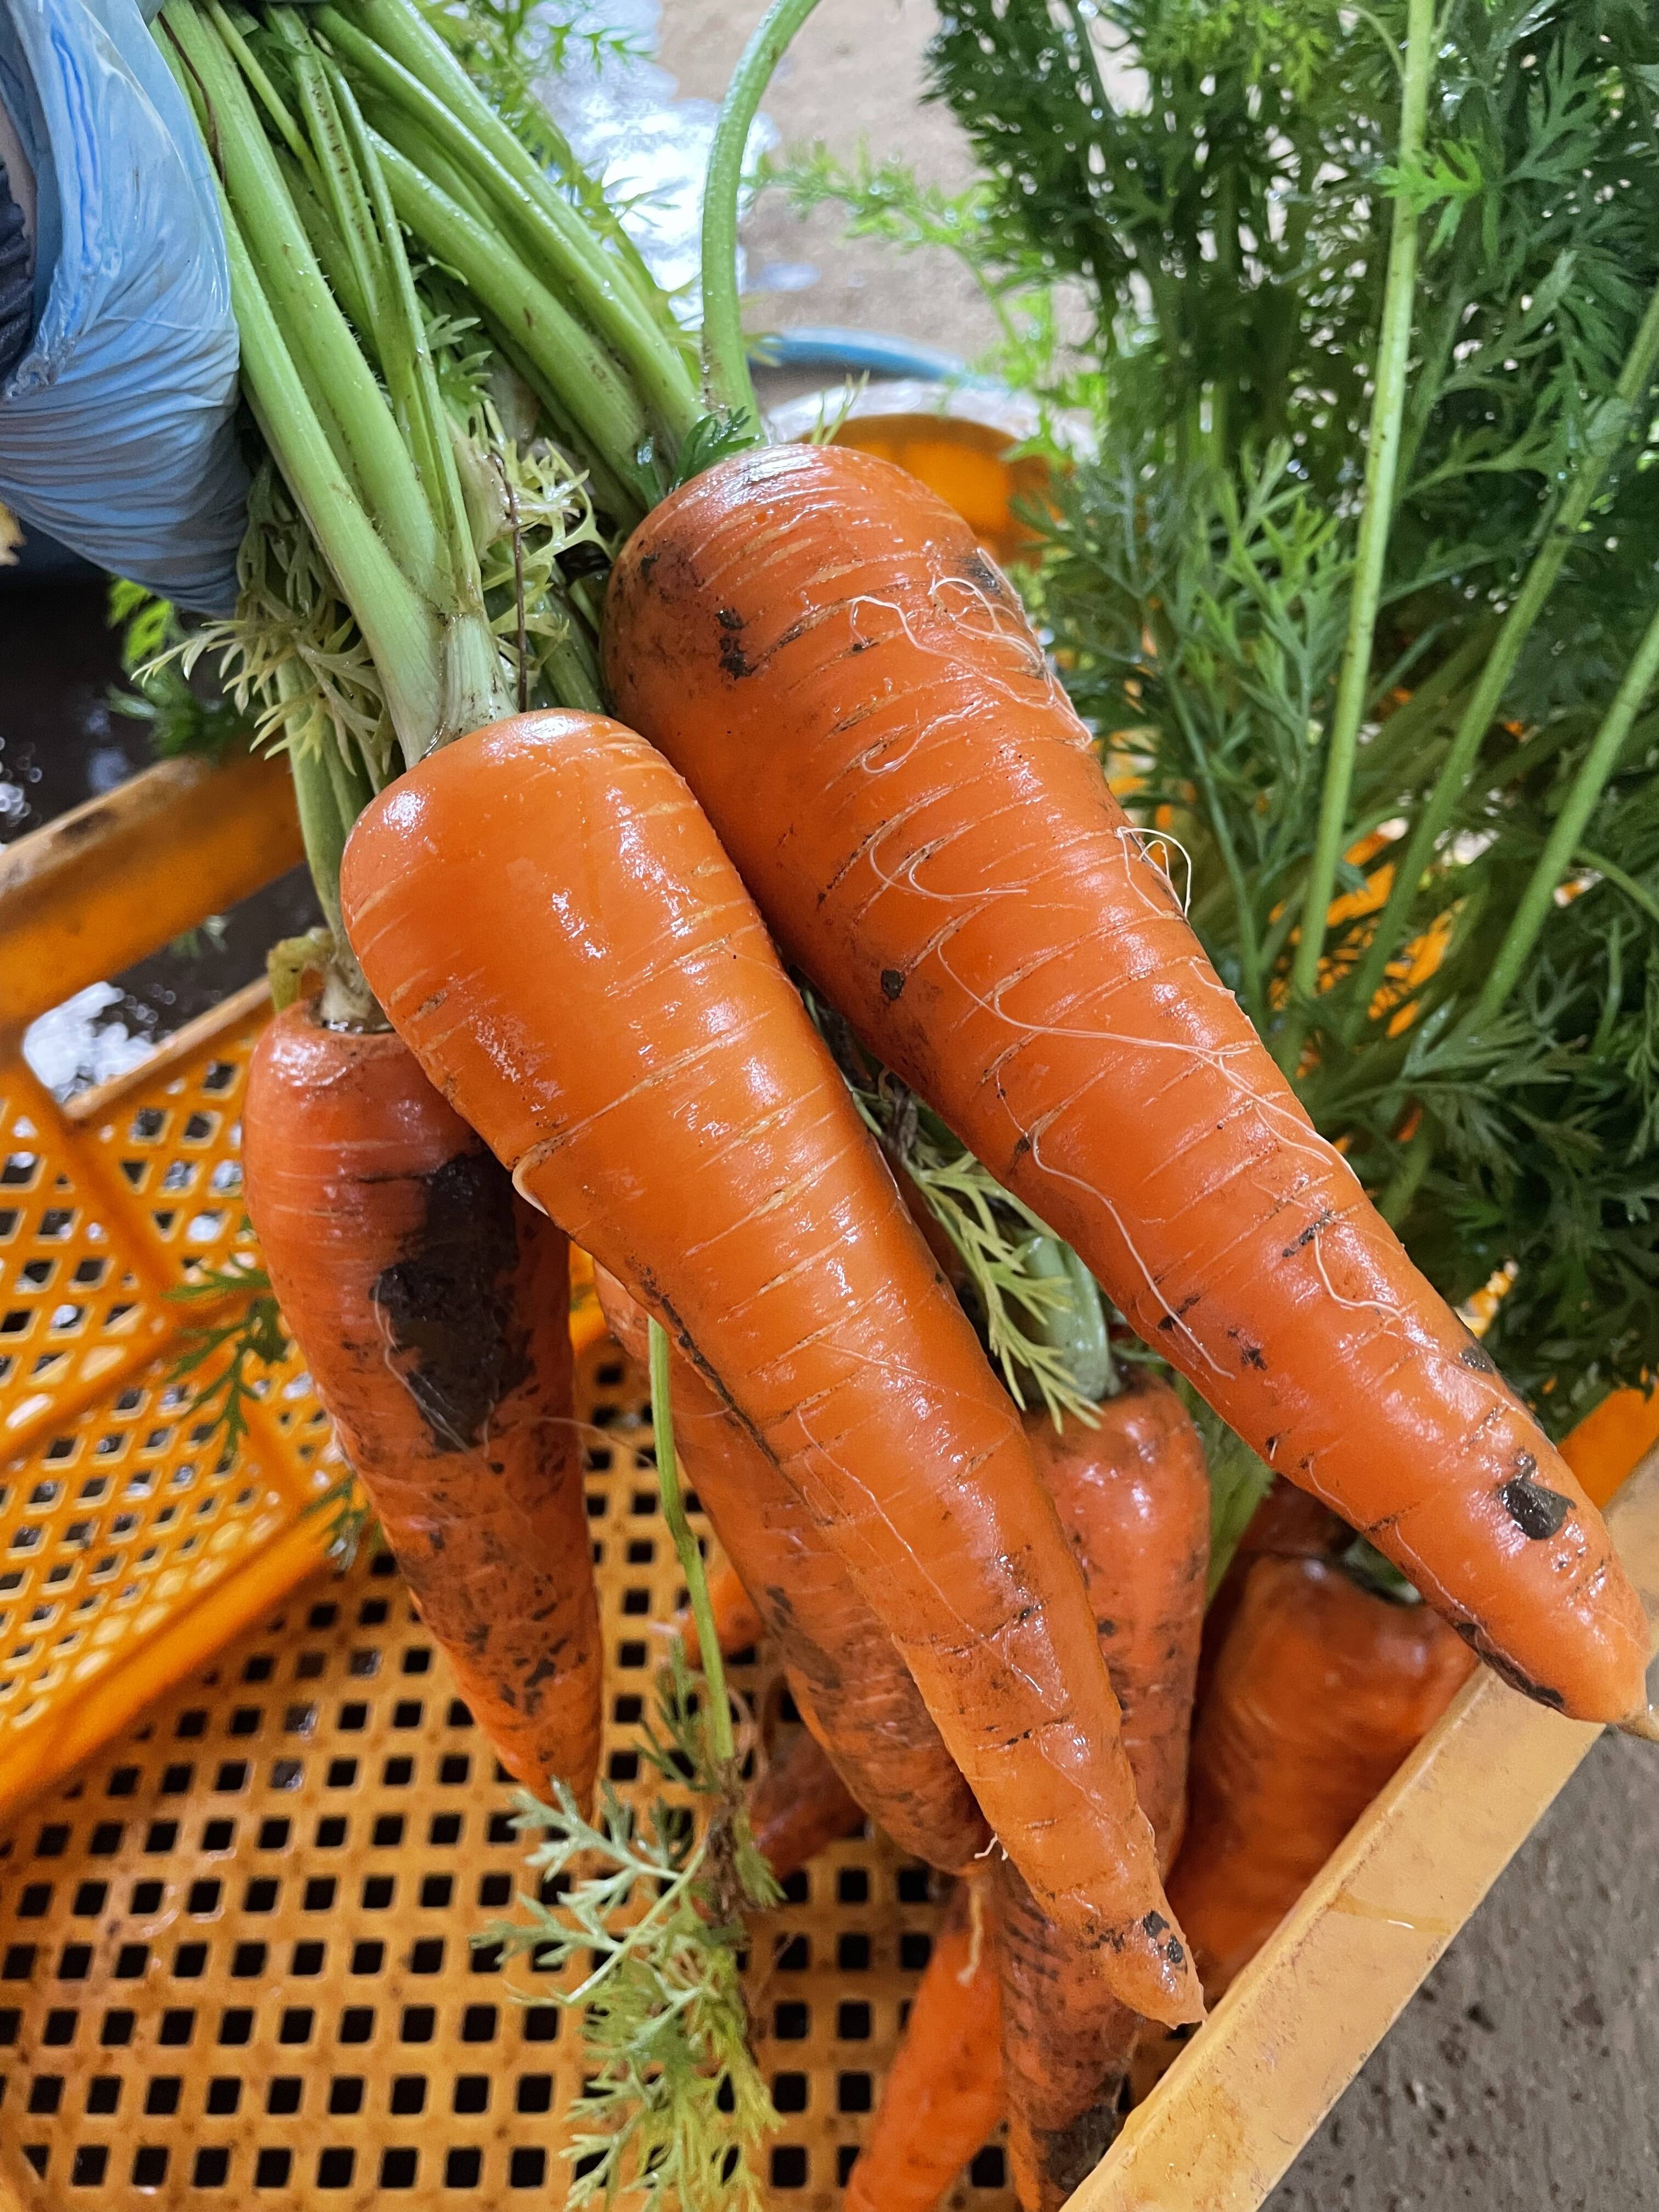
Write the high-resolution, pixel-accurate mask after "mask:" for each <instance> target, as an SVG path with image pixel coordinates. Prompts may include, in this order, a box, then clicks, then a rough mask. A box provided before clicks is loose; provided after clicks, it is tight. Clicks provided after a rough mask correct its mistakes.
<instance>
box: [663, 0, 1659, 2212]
mask: <svg viewBox="0 0 1659 2212" xmlns="http://www.w3.org/2000/svg"><path fill="white" fill-rule="evenodd" d="M757 5H758V0H666V7H665V15H666V21H665V32H664V36H663V40H662V42H661V46H660V52H661V57H662V60H663V62H664V64H665V66H666V67H667V68H669V69H670V70H672V71H673V72H674V74H675V75H676V76H678V79H679V80H680V82H681V85H682V88H684V90H685V91H687V92H690V93H696V94H702V95H705V96H709V97H714V96H718V94H719V93H720V88H721V87H722V85H723V83H724V82H725V77H726V71H727V70H728V69H729V67H730V64H731V63H732V60H733V59H734V58H735V56H736V54H737V52H738V49H739V48H740V46H741V45H742V43H743V40H744V38H745V37H746V36H747V34H748V32H749V30H750V28H751V27H752V24H753V21H754V19H755V16H756V14H757ZM931 20H932V11H931V9H930V7H929V6H928V5H927V4H925V0H829V4H828V5H826V6H824V7H823V9H821V10H820V12H819V13H818V15H817V16H816V17H815V18H814V19H813V20H812V21H811V22H810V23H809V25H808V27H807V28H806V30H805V33H803V35H802V37H801V38H800V40H799V42H798V45H797V46H796V49H795V52H794V53H793V56H792V58H791V60H790V63H789V64H788V68H787V74H786V75H781V76H780V77H779V79H778V80H777V82H776V83H775V87H774V90H773V93H772V95H771V97H770V98H769V101H768V103H767V107H768V112H769V113H770V115H771V116H772V118H773V119H774V120H775V123H776V124H777V125H778V126H779V129H780V130H781V132H782V134H783V137H784V138H785V140H786V141H787V142H789V143H796V142H799V141H804V140H811V139H814V138H819V137H822V138H823V139H825V140H826V141H827V142H828V143H829V144H830V145H831V146H832V147H833V148H835V149H836V150H837V151H839V152H842V153H843V154H848V153H852V152H854V151H855V150H856V149H857V147H858V145H859V143H860V141H861V140H862V141H863V142H865V143H867V144H868V146H869V148H870V149H871V151H872V154H874V155H878V156H879V155H884V154H892V153H900V154H902V155H904V156H905V157H906V158H908V160H909V161H912V162H913V163H914V164H915V166H916V167H917V168H918V169H920V170H921V173H923V174H924V175H925V176H927V177H928V178H930V179H935V180H937V181H939V182H941V183H945V184H948V185H956V184H957V183H959V182H961V181H963V180H965V179H966V178H967V176H968V175H969V173H970V171H969V162H968V160H967V156H966V151H965V149H964V146H963V142H962V140H961V137H960V135H959V133H958V132H957V130H956V127H955V125H954V124H953V122H952V120H951V117H950V115H949V114H948V112H946V111H945V110H943V109H941V108H939V107H936V106H927V105H924V104H922V102H921V93H922V89H923V72H922V65H921V54H922V49H923V47H924V46H925V44H926V41H927V35H928V31H929V27H930V23H931ZM745 235H746V241H747V245H748V247H749V252H750V271H751V279H753V278H758V279H759V280H760V284H761V286H762V287H763V286H764V283H765V281H766V278H767V276H768V272H769V270H771V271H773V272H781V273H783V274H784V275H785V276H787V279H788V280H789V281H790V282H791V283H799V281H800V278H801V275H802V268H803V264H811V266H813V267H815V268H816V269H817V270H818V272H819V275H818V277H817V282H816V283H810V284H803V285H802V287H801V289H789V290H777V291H771V292H767V291H765V290H764V289H761V290H760V292H759V296H757V299H756V301H755V313H754V315H753V317H752V318H751V321H752V323H753V325H754V326H756V327H768V326H769V327H777V328H787V327H788V326H790V325H796V324H802V323H847V324H854V325H862V326H863V327H864V328H866V329H869V330H880V331H895V332H898V333H901V334H902V335H904V336H906V337H912V338H915V339H919V340H921V341H922V342H924V343H927V344H930V345H935V346H944V347H946V348H950V349H955V350H957V351H959V352H963V353H967V354H971V353H973V352H975V350H976V349H979V348H981V347H982V346H983V345H985V344H986V343H987V341H988V338H989V335H990V331H989V324H988V318H987V313H986V310H985V308H984V307H983V304H982V302H981V301H979V300H978V299H977V297H976V296H975V292H974V289H973V285H972V283H971V280H969V278H968V277H967V276H965V275H964V274H963V272H961V271H960V270H957V268H956V267H955V265H954V264H951V262H950V260H949V259H948V258H947V257H945V256H943V255H941V256H939V257H919V258H916V259H914V260H901V259H899V258H897V257H896V256H895V255H893V254H892V253H891V252H889V251H888V250H887V249H885V248H884V247H882V246H878V245H860V246H848V245H843V244H842V243H841V242H840V241H839V240H838V239H837V237H836V225H835V223H834V222H833V220H832V219H830V218H829V217H823V216H820V217H817V218H815V219H814V220H813V221H811V222H808V223H805V224H802V223H799V222H795V221H794V220H793V218H792V217H791V216H789V215H788V213H787V210H785V209H784V208H783V207H782V206H781V204H780V203H779V202H778V201H777V200H776V199H775V198H774V199H773V200H772V201H770V202H763V203H762V204H761V205H760V207H759V208H758V209H757V210H756V212H755V214H754V215H753V216H752V217H751V220H750V223H749V225H748V228H747V231H746V234H745ZM1656 1838H1659V1753H1656V1752H1655V1751H1654V1750H1653V1749H1652V1748H1651V1747H1645V1746H1643V1745H1639V1744H1636V1743H1632V1742H1629V1741H1624V1740H1622V1739H1620V1738H1608V1739H1606V1740H1604V1741H1602V1742H1601V1744H1600V1745H1599V1746H1598V1747H1596V1749H1595V1751H1594V1752H1593V1753H1591V1755H1590V1757H1589V1759H1587V1760H1586V1762H1585V1763H1584V1765H1583V1767H1581V1769H1580V1770H1579V1772H1578V1774H1577V1777H1576V1778H1575V1779H1574V1781H1573V1782H1572V1783H1571V1785H1570V1786H1569V1787H1568V1789H1567V1790H1565V1793H1564V1794H1563V1796H1562V1797H1561V1798H1560V1799H1559V1802H1557V1804H1556V1806H1555V1808H1554V1809H1553V1812H1552V1813H1551V1814H1550V1815H1549V1817H1548V1818H1547V1820H1545V1821H1544V1822H1543V1824H1542V1826H1541V1827H1540V1828H1539V1829H1538V1830H1537V1832H1535V1833H1534V1836H1533V1837H1532V1838H1531V1840H1530V1841H1529V1842H1528V1844H1527V1846H1526V1847H1525V1849H1524V1850H1522V1852H1521V1854H1520V1856H1519V1857H1517V1858H1516V1861H1515V1862H1514V1863H1513V1864H1512V1865H1511V1866H1510V1869H1509V1871H1508V1872H1507V1873H1506V1874H1505V1875H1504V1877H1503V1879H1502V1880H1501V1881H1499V1882H1498V1886H1497V1887H1496V1888H1495V1889H1494V1891H1493V1892H1492V1895H1491V1896H1490V1897H1489V1898H1488V1899H1487V1900H1486V1904H1485V1905H1483V1906H1482V1908H1481V1910H1480V1911H1479V1912H1478V1913H1477V1914H1476V1916H1475V1917H1474V1920H1473V1921H1472V1922H1471V1923H1470V1924H1469V1926H1468V1928H1467V1929H1465V1931H1464V1933H1463V1934H1462V1936H1461V1937H1460V1938H1459V1939H1458V1941H1457V1942H1456V1943H1455V1945H1454V1947H1453V1948H1452V1950H1451V1952H1450V1953H1449V1955H1448V1957H1447V1958H1446V1959H1445V1960H1443V1963H1442V1965H1441V1966H1440V1967H1439V1968H1438V1970H1437V1972H1435V1973H1434V1974H1433V1975H1432V1976H1431V1978H1430V1980H1429V1982H1428V1983H1427V1984H1425V1987H1424V1988H1423V1990H1421V1991H1420V1992H1419V1995H1418V1996H1417V1997H1416V1998H1415V2000H1414V2001H1413V2003H1412V2004H1411V2005H1410V2006H1409V2007H1408V2008H1407V2011H1406V2013H1405V2015H1404V2016H1403V2017H1402V2018H1401V2021H1400V2023H1399V2025H1398V2026H1397V2027H1395V2031H1394V2033H1393V2034H1392V2035H1391V2036H1389V2039H1388V2041H1387V2042H1386V2043H1385V2044H1384V2045H1383V2047H1382V2048H1381V2049H1380V2050H1379V2051H1377V2052H1376V2055H1375V2057H1373V2058H1372V2060H1371V2062H1370V2064H1369V2065H1368V2066H1367V2067H1366V2068H1365V2069H1364V2071H1363V2072H1362V2073H1361V2075H1359V2077H1358V2080H1357V2081H1355V2082H1354V2083H1353V2085H1352V2087H1351V2088H1350V2089H1349V2091H1348V2093H1347V2094H1346V2096H1345V2097H1344V2098H1343V2100H1342V2101H1341V2102H1340V2105H1339V2106H1337V2108H1336V2110H1335V2112H1333V2114H1332V2115H1331V2117H1330V2118H1329V2119H1328V2121H1327V2122H1326V2124H1325V2125H1324V2127H1323V2128H1322V2130H1320V2132H1319V2134H1318V2135H1317V2136H1316V2137H1315V2138H1314V2140H1313V2141H1312V2142H1310V2144H1309V2145H1308V2147H1307V2148H1306V2149H1305V2150H1304V2152H1303V2154H1302V2156H1301V2157H1300V2158H1299V2159H1298V2160H1297V2162H1296V2165H1295V2166H1293V2167H1292V2168H1291V2172H1290V2174H1289V2175H1288V2176H1287V2178H1286V2179H1285V2181H1284V2182H1283V2184H1282V2185H1280V2187H1279V2189H1278V2190H1277V2191H1275V2193H1274V2195H1273V2197H1272V2198H1271V2199H1270V2200H1269V2203H1270V2206H1271V2212H1543V2208H1546V2207H1549V2208H1555V2207H1559V2208H1561V2212H1590V2208H1594V2212H1650V2208H1652V2207H1653V2206H1655V2205H1656V2204H1659V1882H1656V1881H1655V1880H1654V1879H1653V1875H1654V1868H1655V1863H1656V1862H1655V1854H1654V1844H1655V1839H1656Z"/></svg>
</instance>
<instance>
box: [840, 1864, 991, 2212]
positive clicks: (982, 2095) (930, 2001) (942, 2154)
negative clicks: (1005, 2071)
mask: <svg viewBox="0 0 1659 2212" xmlns="http://www.w3.org/2000/svg"><path fill="white" fill-rule="evenodd" d="M986 1904H987V1900H986V1894H985V1885H984V1884H983V1883H982V1882H963V1883H961V1884H959V1885H958V1886H957V1890H956V1893H955V1894H954V1896H953V1897H952V1898H951V1902H950V1905H949V1906H948V1907H947V1908H946V1911H945V1920H944V1923H943V1924H942V1926H941V1927H940V1929H939V1936H938V1937H937V1939H936V1940H935V1942H934V1944H933V1954H932V1955H931V1957H930V1958H929V1959H928V1961H927V1972H925V1973H924V1974H923V1975H922V1978H921V1985H920V1987H919V1988H918V1989H917V1990H916V1994H915V1998H914V1999H913V2001H912V2002H911V2006H910V2016H909V2018H908V2021H906V2022H905V2027H904V2036H903V2039H902V2042H901V2043H900V2045H899V2047H898V2051H897V2054H896V2057H895V2058H894V2060H893V2064H892V2067H891V2069H890V2072H889V2074H888V2076H887V2081H886V2085H885V2087H884V2088H883V2090H882V2093H881V2103H880V2105H879V2106H878V2107H877V2111H876V2117H875V2119H874V2121H873V2122H872V2124H871V2129H870V2133H869V2136H868V2138H867V2140H866V2143H865V2146H864V2148H863V2150H862V2151H861V2152H860V2154H859V2157H858V2160H857V2161H856V2163H855V2164H854V2167H853V2171H852V2172H851V2173H850V2174H849V2175H848V2181H847V2195H846V2198H845V2200H844V2201H845V2206H846V2212H933V2206H934V2205H935V2204H937V2203H938V2202H939V2198H940V2197H942V2196H943V2195H944V2194H945V2191H946V2190H947V2189H948V2188H949V2187H950V2185H951V2182H952V2181H954V2180H955V2179H956V2177H957V2174H958V2173H960V2172H961V2171H962V2169H963V2166H966V2165H967V2163H968V2161H969V2159H970V2158H972V2157H973V2156H974V2154H975V2152H976V2151H977V2150H978V2149H979V2148H981V2145H982V2144H983V2143H985V2142H987V2140H988V2139H989V2137H990V2136H991V2134H992V2132H993V2130H994V2129H995V2126H996V2124H997V2122H998V2120H999V2119H1000V2118H1001V2116H1002V2021H1001V2008H1000V2002H999V1998H998V1991H997V1975H996V1968H995V1964H994V1941H993V1937H992V1931H991V1929H990V1927H989V1926H988V1925H987V1922H988V1919H989V1915H988V1913H987V1909H986Z"/></svg>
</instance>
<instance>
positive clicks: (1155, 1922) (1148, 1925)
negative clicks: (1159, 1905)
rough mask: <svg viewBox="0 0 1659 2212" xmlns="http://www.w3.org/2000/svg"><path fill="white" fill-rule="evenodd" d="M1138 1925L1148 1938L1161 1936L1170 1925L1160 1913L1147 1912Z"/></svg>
mask: <svg viewBox="0 0 1659 2212" xmlns="http://www.w3.org/2000/svg"><path fill="white" fill-rule="evenodd" d="M1140 1924H1141V1926H1142V1927H1143V1928H1144V1929H1146V1933H1147V1934H1148V1935H1149V1936H1161V1935H1162V1934H1163V1933H1164V1929H1166V1928H1167V1927H1168V1926H1169V1924H1170V1923H1169V1922H1168V1921H1167V1920H1166V1919H1165V1918H1164V1915H1163V1914H1162V1913H1161V1912H1149V1913H1148V1914H1147V1915H1146V1918H1145V1919H1144V1920H1143V1921H1142V1922H1141V1923H1140Z"/></svg>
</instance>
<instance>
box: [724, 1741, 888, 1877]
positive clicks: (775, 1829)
mask: <svg viewBox="0 0 1659 2212" xmlns="http://www.w3.org/2000/svg"><path fill="white" fill-rule="evenodd" d="M749 1825H750V1828H751V1829H752V1831H753V1832H754V1838H755V1843H756V1846H757V1849H758V1850H759V1852H760V1855H761V1857H763V1859H764V1860H765V1861H766V1863H767V1864H768V1865H769V1867H770V1868H771V1869H772V1871H773V1873H774V1874H775V1875H776V1876H777V1878H778V1880H779V1881H787V1879H788V1877H789V1876H790V1875H792V1874H793V1873H794V1872H795V1870H796V1869H797V1868H798V1867H804V1866H805V1864H806V1863H807V1861H808V1860H809V1859H815V1858H816V1857H817V1855H818V1853H819V1852H820V1851H821V1850H823V1849H824V1847H825V1845H826V1844H833V1843H835V1842H836V1841H837V1840H838V1838H841V1837H842V1836H847V1835H850V1834H852V1832H854V1829H856V1828H861V1827H862V1826H863V1825H864V1808H863V1807H862V1806H861V1805H860V1803H859V1802H858V1800H857V1798H856V1797H854V1795H853V1793H852V1791H851V1790H849V1789H848V1786H847V1784H845V1783H844V1782H843V1781H842V1778H841V1777H840V1775H839V1774H837V1773H836V1770H835V1768H834V1767H833V1766H832V1765H830V1763H829V1756H828V1754H827V1753H825V1752H824V1751H823V1748H822V1747H821V1746H820V1745H819V1744H818V1742H817V1739H816V1738H815V1737H813V1736H812V1735H809V1734H808V1732H807V1730H806V1729H802V1730H801V1732H800V1734H799V1735H798V1736H797V1737H796V1738H795V1740H794V1741H793V1743H792V1744H791V1745H790V1747H789V1749H788V1750H787V1753H785V1754H784V1756H783V1757H782V1758H781V1759H775V1760H774V1761H773V1763H772V1765H770V1766H769V1767H768V1768H767V1770H766V1771H765V1772H764V1773H763V1775H762V1776H761V1777H760V1778H759V1779H758V1780H757V1782H756V1784H755V1785H754V1787H753V1788H752V1789H751V1790H750V1792H749Z"/></svg>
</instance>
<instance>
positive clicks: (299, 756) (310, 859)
mask: <svg viewBox="0 0 1659 2212" xmlns="http://www.w3.org/2000/svg"><path fill="white" fill-rule="evenodd" d="M291 672H294V671H292V664H291V663H289V662H286V661H285V662H284V663H283V665H282V666H281V667H280V668H279V669H278V670H277V671H276V680H277V685H278V688H279V690H280V689H283V688H284V687H283V678H285V677H287V676H289V674H290V673H291ZM331 742H332V739H331V736H330V738H326V739H325V741H324V744H311V745H304V746H301V745H290V746H289V756H288V764H289V773H290V774H291V775H292V776H293V778H294V797H295V803H296V804H297V805H298V808H299V814H300V835H301V838H302V839H303V840H304V842H305V848H306V865H307V867H308V868H309V869H310V871H311V880H312V884H313V887H314V889H315V890H316V893H317V903H318V904H319V906H320V907H321V908H322V909H323V919H324V920H325V921H326V922H327V924H328V926H329V928H330V929H331V931H332V933H333V935H334V939H335V942H336V943H337V944H338V943H340V942H341V941H342V940H343V938H344V935H345V928H344V924H343V922H342V921H341V919H340V856H341V854H343V852H344V851H345V843H346V839H347V837H348V836H349V834H350V829H351V823H349V821H347V820H346V819H345V818H344V814H343V808H342V806H341V803H340V794H339V793H338V792H337V789H336V787H335V781H334V778H333V777H332V775H330V773H329V763H328V755H327V751H326V750H325V746H326V745H328V744H331ZM354 818H355V817H354Z"/></svg>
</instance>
